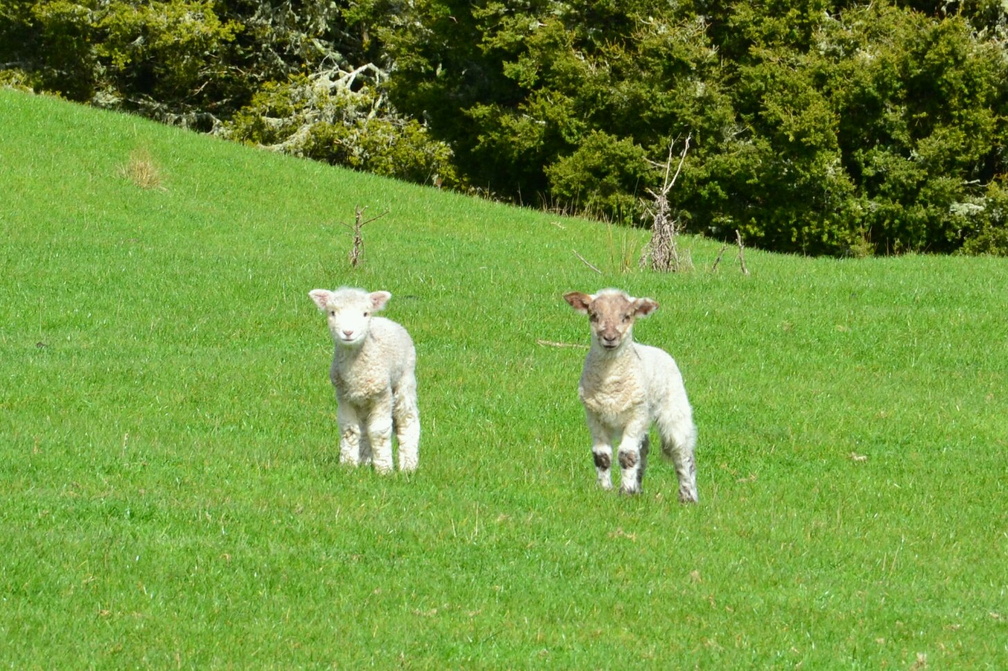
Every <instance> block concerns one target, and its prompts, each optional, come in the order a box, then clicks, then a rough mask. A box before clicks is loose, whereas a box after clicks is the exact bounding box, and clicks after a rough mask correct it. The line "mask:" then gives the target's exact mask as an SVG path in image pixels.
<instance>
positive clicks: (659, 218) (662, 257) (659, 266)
mask: <svg viewBox="0 0 1008 671" xmlns="http://www.w3.org/2000/svg"><path fill="white" fill-rule="evenodd" d="M692 137H693V135H692V133H691V134H689V135H687V136H686V139H685V141H684V142H683V149H682V152H681V153H680V154H679V164H678V165H677V166H676V170H675V174H674V175H672V176H671V177H669V174H670V173H671V172H672V156H673V153H674V149H675V141H673V142H672V143H670V144H669V154H668V159H667V160H666V161H665V177H664V179H663V182H662V188H661V190H660V191H657V192H655V191H652V190H650V189H648V193H650V194H651V196H652V197H653V198H654V209H653V210H652V209H649V212H650V214H651V220H652V225H651V241H650V242H649V243H648V244H647V247H646V248H645V250H644V253H643V254H642V255H641V262H640V263H641V266H647V265H650V267H651V269H652V270H658V271H662V272H669V271H671V272H679V271H680V270H683V268H684V266H685V264H684V262H683V260H682V259H681V258H680V256H679V247H678V237H679V222H678V221H677V220H676V219H673V218H672V217H671V212H670V208H669V203H668V194H669V191H671V190H672V187H673V186H674V185H675V183H676V180H677V179H679V174H680V173H681V172H682V167H683V164H684V163H685V162H686V153H687V152H688V151H689V145H690V140H691V139H692ZM648 256H650V264H649V263H648ZM690 265H692V264H690Z"/></svg>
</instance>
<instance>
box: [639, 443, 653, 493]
mask: <svg viewBox="0 0 1008 671" xmlns="http://www.w3.org/2000/svg"><path fill="white" fill-rule="evenodd" d="M650 451H651V437H650V436H648V434H646V433H645V434H644V440H642V441H641V446H640V470H638V471H637V489H638V490H642V489H644V471H645V470H647V457H648V452H650Z"/></svg>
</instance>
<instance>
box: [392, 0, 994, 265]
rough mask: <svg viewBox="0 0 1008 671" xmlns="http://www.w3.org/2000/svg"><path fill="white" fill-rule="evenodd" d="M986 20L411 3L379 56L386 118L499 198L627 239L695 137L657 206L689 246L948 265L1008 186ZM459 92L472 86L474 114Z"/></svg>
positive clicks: (821, 7)
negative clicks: (421, 125) (657, 165)
mask: <svg viewBox="0 0 1008 671" xmlns="http://www.w3.org/2000/svg"><path fill="white" fill-rule="evenodd" d="M998 7H999V6H995V5H992V4H990V3H977V4H976V5H975V9H976V12H977V13H976V14H966V15H963V16H959V17H946V16H944V14H943V13H942V12H929V13H924V12H922V11H917V10H915V9H913V8H901V7H898V6H892V5H887V4H885V3H882V4H877V3H876V4H873V5H871V6H868V7H859V6H854V5H850V4H847V3H838V2H828V1H827V0H800V1H788V0H770V1H766V2H745V3H733V4H720V3H705V4H702V5H698V6H693V5H690V4H689V3H684V4H676V5H670V4H668V3H662V2H647V1H645V0H642V1H638V2H627V3H581V2H565V3H556V2H524V3H502V2H484V3H478V4H476V5H465V6H463V5H457V4H453V3H439V2H429V1H428V2H421V3H417V5H416V10H415V12H416V13H415V14H414V18H415V26H418V27H414V28H412V29H411V30H410V31H408V35H407V36H406V37H404V34H403V33H395V32H392V33H390V34H388V35H387V36H386V41H387V43H388V45H389V48H390V51H391V53H392V55H393V56H394V58H395V59H396V62H397V63H398V64H399V70H397V72H396V75H395V77H394V78H393V81H392V86H391V90H392V92H393V100H394V101H395V102H396V104H397V105H398V106H399V108H400V109H401V110H403V111H405V112H407V113H409V114H413V115H425V118H429V119H430V121H431V127H432V129H433V131H434V132H435V133H436V134H438V135H439V136H440V137H443V138H445V139H446V140H448V141H449V142H451V143H452V145H453V147H455V149H456V151H457V152H458V154H459V157H458V158H459V165H460V166H463V169H464V171H465V172H466V174H469V175H470V176H472V178H473V179H474V180H475V181H476V182H477V183H481V184H486V185H487V186H488V187H490V188H491V190H493V191H494V192H495V193H498V194H501V195H504V196H510V197H512V198H515V199H526V200H527V199H528V198H529V195H530V194H533V193H540V194H546V198H545V199H546V200H547V202H550V203H556V204H564V205H567V204H574V205H576V206H578V207H581V208H584V209H585V210H587V211H589V212H591V213H593V214H599V215H602V216H605V217H608V218H612V219H615V220H620V221H626V220H630V219H634V217H635V215H636V214H638V213H640V212H641V211H642V210H643V207H644V203H642V202H641V198H642V197H643V196H644V193H645V191H644V189H645V188H647V187H650V188H654V187H656V186H658V184H657V183H656V181H655V180H656V179H657V176H658V172H657V171H655V170H647V169H642V167H641V166H642V165H645V163H646V162H645V159H646V158H650V159H652V160H655V161H661V160H663V159H664V158H665V156H666V154H667V151H668V145H669V142H670V141H671V140H672V139H673V138H675V137H681V136H683V135H685V134H686V133H687V132H692V133H693V134H694V137H695V138H696V142H695V144H694V146H693V147H692V149H691V152H690V154H689V156H688V159H687V161H686V164H685V169H684V173H683V175H682V181H681V184H679V185H677V188H676V189H674V190H673V191H672V192H671V193H670V200H671V201H672V204H673V207H675V208H677V209H678V211H679V213H680V216H681V218H682V219H683V220H684V221H685V222H686V223H687V225H688V229H689V230H693V231H700V232H706V233H708V234H713V235H715V236H725V237H728V236H733V235H734V231H735V230H738V231H740V232H741V233H742V234H743V235H744V237H745V238H746V240H748V241H749V242H750V243H753V244H757V245H761V246H764V247H768V248H772V249H778V250H782V251H800V252H805V253H812V254H840V255H842V254H851V253H856V254H863V253H879V252H881V253H891V252H904V251H933V252H947V251H952V250H955V249H958V248H959V247H960V246H962V244H963V242H964V240H966V239H968V237H969V236H970V235H974V234H976V233H975V232H976V231H979V230H986V229H985V228H984V227H985V226H987V225H988V224H986V223H984V222H986V221H987V219H988V218H989V216H988V215H987V214H985V213H987V212H988V211H989V210H990V208H988V207H987V206H986V204H985V203H986V201H987V199H989V198H990V196H989V194H988V191H989V188H988V187H989V185H990V184H991V182H992V180H994V179H995V178H996V177H997V176H998V175H1000V174H1004V173H1005V172H1006V170H1008V168H1006V165H1005V159H1006V157H1005V152H1004V149H1003V148H1004V146H1005V134H1006V130H1005V112H1006V82H1008V68H1006V59H1005V57H1004V48H1003V46H1001V45H1002V42H999V41H997V40H996V39H994V38H995V37H997V36H1000V35H1002V34H1003V32H1004V25H1005V22H1004V12H1003V10H1002V9H998ZM449 19H450V20H449ZM421 26H422V28H421ZM459 27H461V31H459V29H458V28H459ZM449 28H451V30H452V31H454V32H452V34H454V35H459V36H460V39H459V40H457V41H453V40H451V39H448V29H449ZM473 45H478V46H479V47H480V49H479V50H478V51H477V50H475V49H474V48H473ZM467 72H479V73H481V74H484V75H486V76H485V77H483V81H484V83H485V84H486V85H487V86H488V90H487V91H486V92H483V93H484V94H483V95H474V91H475V90H476V89H474V87H472V86H471V85H468V84H466V83H465V76H464V73H467ZM407 82H408V85H406V84H405V83H407ZM417 92H422V93H417ZM432 110H436V112H434V111H432ZM631 148H634V149H631ZM985 217H986V218H985Z"/></svg>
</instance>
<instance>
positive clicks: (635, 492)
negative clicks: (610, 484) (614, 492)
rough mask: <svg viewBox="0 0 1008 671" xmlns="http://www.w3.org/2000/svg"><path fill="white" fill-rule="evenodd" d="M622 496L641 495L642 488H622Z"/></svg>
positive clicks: (620, 491) (620, 490)
mask: <svg viewBox="0 0 1008 671" xmlns="http://www.w3.org/2000/svg"><path fill="white" fill-rule="evenodd" d="M619 493H620V496H637V495H638V494H640V493H641V489H640V487H620V489H619Z"/></svg>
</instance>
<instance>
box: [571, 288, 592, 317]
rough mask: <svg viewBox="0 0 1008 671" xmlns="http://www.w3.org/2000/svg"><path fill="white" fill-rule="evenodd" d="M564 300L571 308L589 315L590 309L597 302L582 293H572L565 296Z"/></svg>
mask: <svg viewBox="0 0 1008 671" xmlns="http://www.w3.org/2000/svg"><path fill="white" fill-rule="evenodd" d="M564 300H565V301H567V302H568V303H570V306H571V307H572V308H574V309H575V310H577V311H578V312H580V313H581V314H583V315H584V314H588V307H589V306H590V305H591V304H592V301H593V300H595V299H594V298H592V297H591V296H589V295H588V294H583V293H581V292H580V291H570V292H568V293H566V294H564Z"/></svg>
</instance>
